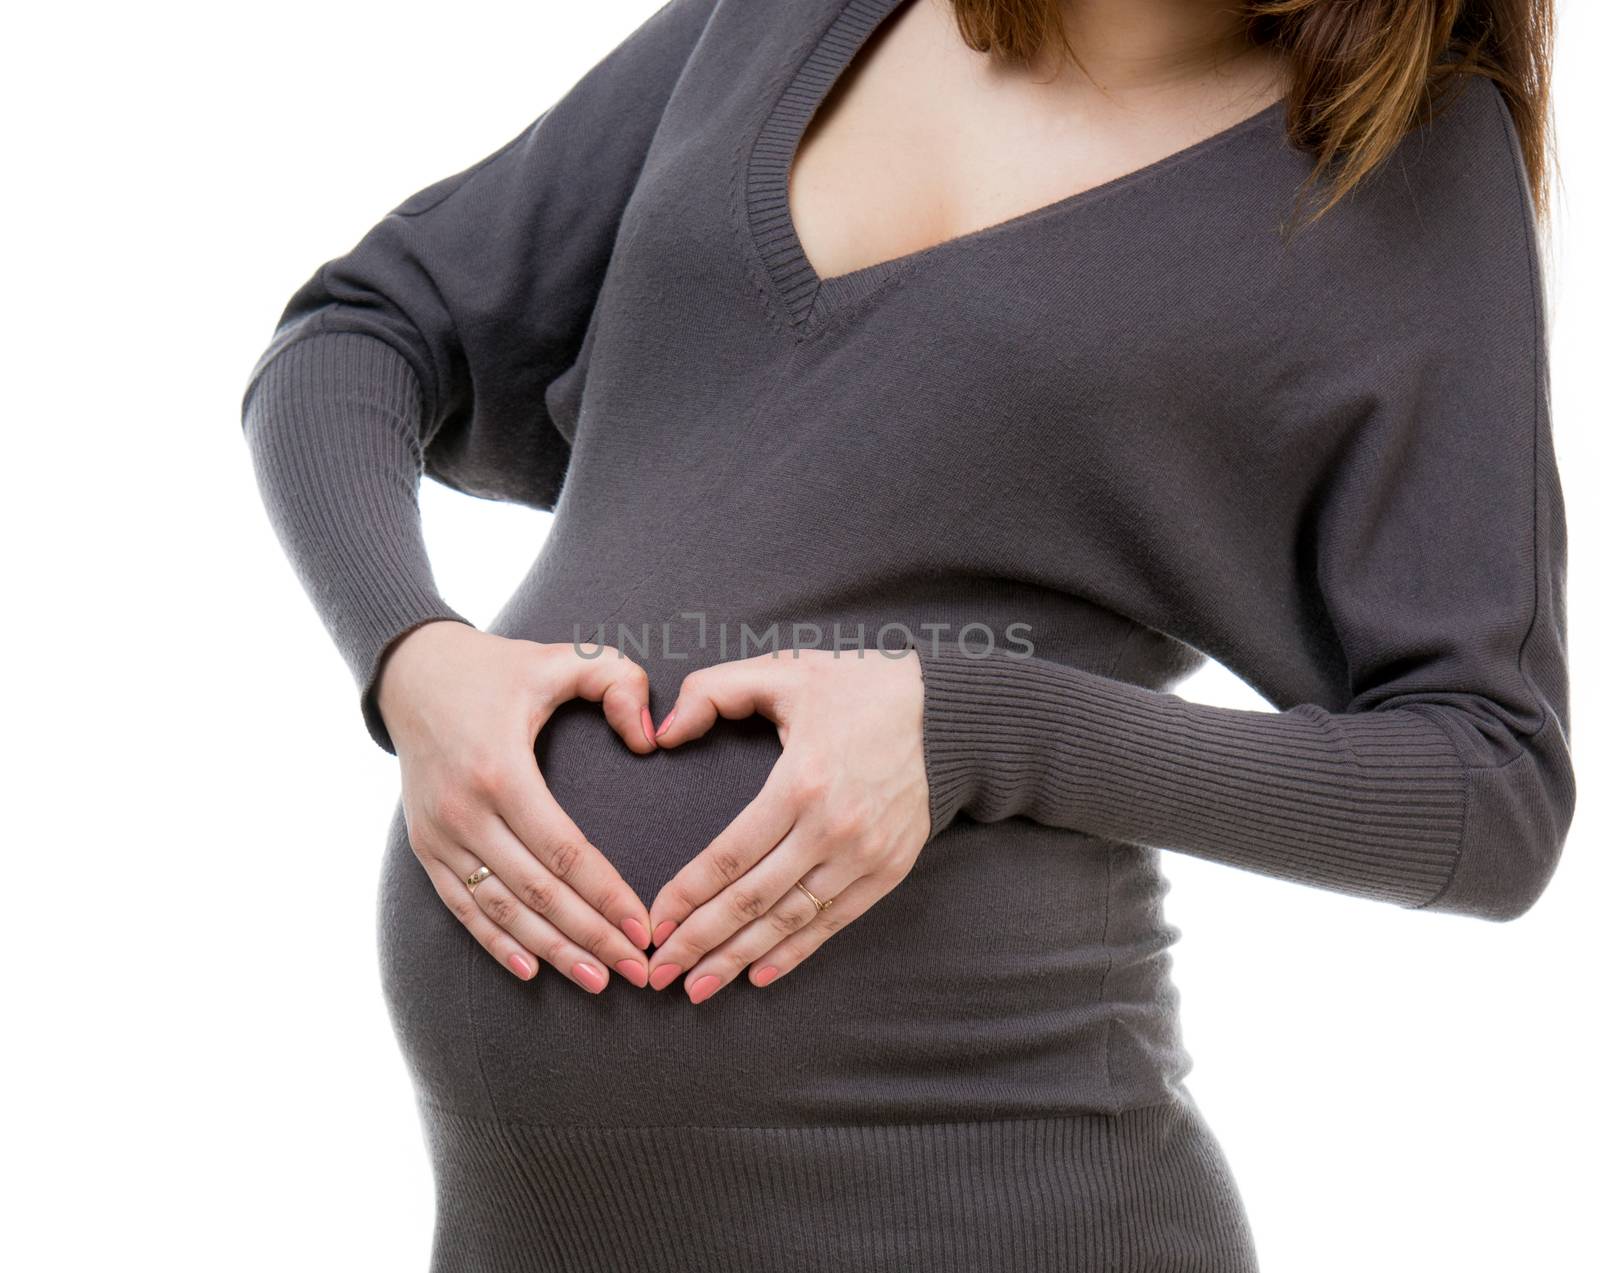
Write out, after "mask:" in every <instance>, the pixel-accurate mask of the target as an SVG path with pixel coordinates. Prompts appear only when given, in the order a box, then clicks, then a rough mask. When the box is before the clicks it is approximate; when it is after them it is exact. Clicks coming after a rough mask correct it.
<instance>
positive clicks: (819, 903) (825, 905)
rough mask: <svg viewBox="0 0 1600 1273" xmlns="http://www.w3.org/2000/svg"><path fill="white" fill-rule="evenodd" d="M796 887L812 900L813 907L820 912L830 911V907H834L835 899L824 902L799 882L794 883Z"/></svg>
mask: <svg viewBox="0 0 1600 1273" xmlns="http://www.w3.org/2000/svg"><path fill="white" fill-rule="evenodd" d="M794 886H795V887H796V888H797V889H799V890H800V891H801V892H802V893H804V894H805V895H806V896H807V897H809V898H810V899H811V903H812V905H814V906H815V907H816V908H817V910H818V911H825V910H827V909H828V907H830V906H832V905H833V898H831V897H830V898H829V899H828V900H827V901H825V902H824V901H822V900H821V899H819V898H818V897H817V895H816V894H815V893H813V892H812V891H811V890H810V889H808V888H807V887H806V886H805V885H804V884H802V883H801V882H800V881H799V880H796V881H795V882H794Z"/></svg>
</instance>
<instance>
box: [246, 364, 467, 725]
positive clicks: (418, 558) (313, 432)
mask: <svg viewBox="0 0 1600 1273" xmlns="http://www.w3.org/2000/svg"><path fill="white" fill-rule="evenodd" d="M421 422H422V401H421V394H420V389H419V385H418V381H417V377H416V374H415V372H414V371H413V369H412V368H411V365H410V364H409V363H408V362H407V361H406V360H405V358H404V357H402V356H401V355H400V353H399V352H398V351H396V350H395V349H394V348H393V347H392V346H390V345H389V344H387V343H386V342H384V341H382V340H379V339H377V338H376V337H373V336H368V335H364V334H360V333H353V332H325V333H320V334H314V335H310V336H307V337H306V338H305V339H302V340H299V341H296V342H294V343H292V344H290V345H287V346H286V347H285V348H284V349H283V350H281V351H280V352H279V353H278V354H276V356H274V357H273V358H272V360H271V361H270V362H268V363H267V364H266V365H265V366H264V367H260V368H258V369H257V370H256V372H255V379H254V381H253V382H252V385H251V388H250V392H249V394H248V396H247V398H246V402H245V407H244V418H243V427H244V431H245V436H246V439H247V441H248V443H249V447H250V452H251V457H252V461H253V463H254V466H255V471H256V477H257V482H258V484H259V486H260V488H261V493H262V498H263V501H264V503H265V505H266V508H267V512H268V516H269V517H270V519H271V521H272V524H273V527H274V529H275V531H276V532H277V534H278V537H279V539H280V541H281V542H282V543H283V546H284V550H285V552H286V553H287V554H288V556H289V559H290V561H291V563H292V564H293V566H294V568H295V572H296V574H297V575H298V576H299V578H300V581H301V584H302V586H303V587H304V588H305V589H306V592H307V593H308V595H309V596H310V598H311V601H312V604H313V605H314V606H315V608H316V610H317V613H318V615H319V617H320V618H321V619H322V622H323V624H324V626H325V627H326V628H327V630H328V633H329V635H330V636H331V637H332V638H333V641H334V644H335V645H336V646H337V647H338V649H339V652H340V653H341V654H342V655H343V656H344V659H345V661H346V663H347V664H348V665H349V667H350V670H351V672H352V674H353V675H354V677H355V679H356V682H357V684H358V687H359V705H360V710H361V715H362V719H363V721H364V722H365V724H366V727H367V731H368V733H369V734H371V736H372V738H373V741H375V742H376V743H377V744H378V745H379V746H380V747H382V748H383V749H384V750H385V751H388V752H390V753H393V751H394V749H395V748H394V743H393V741H392V740H391V738H390V737H389V731H388V729H387V728H386V727H385V726H384V723H383V718H382V716H381V715H380V714H379V712H378V707H377V682H378V676H379V673H380V672H381V670H382V667H383V660H384V658H385V657H386V656H387V655H388V653H389V651H390V650H391V649H392V648H393V646H394V645H395V643H396V642H398V640H399V639H400V638H401V637H402V636H404V635H406V634H407V633H409V632H411V631H412V630H413V629H415V628H417V627H419V626H421V625H422V624H424V623H427V622H430V621H433V620H436V619H445V620H454V621H456V622H458V623H468V624H469V626H470V621H469V620H468V619H466V618H465V617H463V616H462V615H461V614H460V613H459V612H457V611H456V610H455V609H453V608H452V607H451V606H449V605H448V604H447V603H446V602H445V600H444V599H443V598H442V597H441V596H440V595H439V592H438V589H437V588H436V586H435V584H434V579H433V572H432V569H431V567H430V565H429V562H428V556H427V551H426V548H425V547H424V544H423V538H422V522H421V513H420V510H419V508H418V504H417V489H418V485H419V483H420V481H421V476H422V451H421V446H420V443H419V442H418V438H419V437H420V436H421V433H420V426H421Z"/></svg>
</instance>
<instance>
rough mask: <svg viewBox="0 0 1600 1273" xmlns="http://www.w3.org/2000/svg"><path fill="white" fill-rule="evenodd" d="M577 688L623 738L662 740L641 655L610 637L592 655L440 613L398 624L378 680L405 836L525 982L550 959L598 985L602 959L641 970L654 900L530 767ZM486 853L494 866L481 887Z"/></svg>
mask: <svg viewBox="0 0 1600 1273" xmlns="http://www.w3.org/2000/svg"><path fill="white" fill-rule="evenodd" d="M573 698H584V699H588V700H590V701H592V702H599V703H602V704H603V705H604V709H605V716H606V720H607V721H608V722H610V724H611V727H612V728H613V729H614V730H616V732H617V733H618V734H619V735H621V737H622V740H623V741H624V742H625V743H626V744H627V745H628V748H629V749H630V750H631V751H633V752H636V753H638V754H641V755H643V754H645V753H647V752H650V751H653V750H654V749H655V740H654V729H653V728H652V726H651V723H650V709H649V699H648V697H647V682H646V678H645V673H644V669H643V668H641V667H640V666H639V665H638V664H637V663H633V662H630V661H628V660H627V659H624V658H622V657H621V656H620V655H618V654H617V652H616V651H615V650H611V649H606V650H605V653H604V654H603V655H602V656H600V657H588V658H585V657H581V656H580V655H579V654H578V653H577V651H576V650H575V649H574V648H573V647H572V646H571V645H567V644H562V645H544V644H540V643H538V642H533V641H512V640H508V639H506V638H505V637H499V636H494V635H492V634H490V633H486V632H480V631H479V630H478V629H476V628H473V627H469V626H468V625H466V624H464V623H457V622H454V621H452V620H441V621H438V622H433V623H427V624H424V625H423V626H421V627H419V628H417V629H416V630H415V631H413V632H410V633H408V634H407V635H406V636H405V637H403V638H402V639H401V640H400V642H399V643H398V644H397V645H396V646H395V647H394V649H393V650H392V651H390V653H389V657H388V658H387V659H386V660H385V661H384V666H383V669H382V673H381V678H380V680H379V682H378V710H379V711H380V712H381V713H382V715H383V722H384V724H385V726H387V727H388V730H389V736H390V738H391V739H393V741H394V745H395V752H396V754H397V755H398V756H399V758H400V781H401V790H402V803H403V806H404V809H405V817H406V829H407V831H408V832H409V834H410V839H411V847H412V851H413V852H414V853H415V854H416V856H417V859H418V860H419V861H420V862H421V863H422V866H423V869H424V870H426V871H427V872H428V877H429V878H430V879H431V880H432V881H433V887H434V889H435V890H436V891H437V892H438V894H439V896H440V898H441V899H443V901H444V903H445V904H446V905H447V906H449V908H450V910H451V911H452V912H453V913H454V914H455V916H456V918H457V919H459V920H460V921H461V922H462V923H463V924H464V925H466V927H467V930H468V931H469V932H470V933H471V934H472V935H473V937H475V938H476V939H477V940H478V943H479V944H480V945H482V946H483V947H484V949H485V950H487V951H488V952H489V953H490V954H491V955H493V956H494V957H495V959H497V960H498V961H499V962H500V963H501V964H503V965H504V966H505V967H507V968H509V969H510V970H511V971H512V972H513V973H515V974H516V975H517V976H518V977H521V978H522V979H523V980H524V981H526V980H528V979H529V978H531V977H532V976H533V975H534V973H535V972H537V971H538V966H539V965H538V961H539V960H540V959H545V960H548V961H549V962H550V963H552V964H554V965H555V966H556V967H557V968H559V969H560V970H561V971H562V972H563V973H565V974H566V976H568V977H569V978H571V979H572V980H573V981H575V982H577V983H578V985H580V986H582V987H583V988H584V989H586V990H590V991H593V992H594V993H596V994H598V993H599V992H600V991H601V990H603V989H605V987H606V984H607V982H608V981H609V977H608V976H607V974H606V972H605V971H604V970H605V968H606V967H607V966H609V967H612V968H615V969H616V970H617V971H618V972H620V973H621V974H622V975H623V976H624V977H626V978H627V979H628V980H629V981H631V982H632V983H633V984H634V985H636V986H643V985H644V984H645V975H646V969H645V960H646V956H645V954H644V947H645V946H646V945H647V944H648V942H649V928H648V927H647V924H646V920H647V918H648V912H647V911H646V909H645V905H644V903H643V902H642V901H641V900H640V898H639V896H638V894H637V893H635V892H634V891H633V889H632V888H630V887H629V886H628V884H627V883H626V881H624V880H623V878H622V876H621V874H620V873H618V871H617V869H616V868H615V867H614V866H612V865H611V863H610V862H609V861H608V860H607V859H606V857H605V855H604V854H603V853H601V852H600V850H599V849H597V848H596V847H595V846H594V845H592V844H590V843H589V842H588V840H587V839H585V838H584V835H583V832H582V831H580V830H579V829H578V827H577V826H576V824H574V823H573V821H572V819H571V818H569V817H568V816H567V815H566V813H565V812H564V811H563V810H562V808H561V806H560V805H558V804H557V803H556V801H555V799H554V797H553V796H552V795H551V794H550V790H549V788H548V787H546V786H545V783H544V779H543V778H542V777H540V775H539V770H538V766H537V764H536V762H535V760H534V753H533V741H534V739H535V737H537V735H538V733H539V730H540V729H542V728H543V727H544V724H545V722H546V721H547V720H548V719H549V717H550V715H551V713H552V712H554V711H555V709H556V708H557V707H558V706H560V705H561V704H562V703H564V702H567V701H568V700H569V699H573ZM480 866H487V867H488V868H489V869H490V870H491V871H492V872H493V875H491V876H490V877H489V878H487V879H485V880H484V881H483V882H482V883H481V884H479V885H478V886H477V891H476V895H474V893H473V892H472V891H469V890H468V888H467V886H466V883H465V880H466V878H467V877H468V876H469V875H471V874H472V873H473V872H474V871H476V870H477V869H478V868H479V867H480Z"/></svg>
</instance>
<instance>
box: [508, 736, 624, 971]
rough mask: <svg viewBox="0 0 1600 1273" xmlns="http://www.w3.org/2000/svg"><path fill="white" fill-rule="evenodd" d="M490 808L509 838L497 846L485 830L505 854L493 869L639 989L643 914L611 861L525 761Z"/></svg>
mask: <svg viewBox="0 0 1600 1273" xmlns="http://www.w3.org/2000/svg"><path fill="white" fill-rule="evenodd" d="M493 807H494V810H495V815H496V816H495V818H494V821H495V822H496V823H498V824H500V826H501V827H502V828H503V829H504V831H505V833H506V837H507V838H506V839H505V840H503V841H502V840H501V838H500V837H499V835H498V834H497V833H496V832H495V830H494V828H493V827H492V826H491V827H490V828H489V833H490V834H491V835H492V836H494V838H495V839H496V841H499V842H501V843H503V845H504V853H503V856H502V857H501V858H500V859H498V860H497V861H496V862H491V863H490V865H491V867H494V868H495V869H496V870H497V872H498V873H499V874H500V875H501V876H502V877H503V878H504V879H505V880H506V882H507V885H508V887H509V888H510V889H511V890H512V892H514V893H515V894H516V895H517V896H518V897H519V898H520V899H521V900H522V902H523V903H524V904H525V905H526V906H528V907H529V908H530V909H532V910H534V911H537V912H538V913H539V914H541V915H544V916H545V917H546V918H547V919H549V920H550V921H551V922H552V923H553V924H555V926H556V927H557V928H559V929H561V930H562V931H563V932H565V933H567V934H569V935H570V936H571V937H572V939H573V940H574V941H575V942H578V943H579V944H580V945H582V946H584V947H585V948H587V949H588V950H590V951H592V952H593V953H594V954H595V955H597V956H598V957H599V958H600V959H601V960H602V961H604V962H605V963H606V964H608V965H609V966H610V967H612V968H615V969H616V970H617V971H618V972H620V973H621V974H622V975H623V976H624V977H626V978H627V979H628V980H629V981H631V982H633V983H634V985H637V986H642V985H643V984H644V981H645V977H646V976H647V975H648V956H646V954H645V947H646V946H648V945H649V944H650V925H649V912H648V911H647V910H646V909H645V905H644V902H643V901H641V900H640V898H639V895H638V894H637V893H635V892H634V891H633V889H632V888H631V887H630V886H629V884H628V882H627V881H626V880H624V879H623V878H622V875H621V873H620V872H619V871H618V870H617V868H616V867H615V866H613V865H612V863H611V860H610V859H609V858H607V857H606V855H605V854H604V853H602V852H601V851H600V850H599V849H598V848H596V847H595V846H594V845H593V844H591V843H590V842H589V840H588V837H586V836H585V835H584V834H583V832H582V831H581V830H579V828H578V825H577V823H575V822H574V821H573V820H572V819H571V818H570V817H568V816H567V812H566V810H565V809H563V808H562V807H561V805H560V804H559V803H557V801H556V798H555V797H554V796H553V795H551V793H550V788H549V787H547V786H546V785H545V781H544V777H543V775H542V774H540V773H539V770H538V768H537V767H536V766H534V765H533V764H531V763H530V765H529V767H528V769H527V770H526V771H524V772H523V773H522V774H520V775H517V776H515V777H513V778H511V779H509V780H508V781H506V782H505V783H503V784H502V785H501V786H500V787H499V788H498V789H497V790H496V792H495V797H494V802H493ZM485 860H486V861H487V860H488V859H487V858H486V859H485ZM636 969H637V971H636Z"/></svg>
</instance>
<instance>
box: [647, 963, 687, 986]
mask: <svg viewBox="0 0 1600 1273" xmlns="http://www.w3.org/2000/svg"><path fill="white" fill-rule="evenodd" d="M682 971H683V965H682V964H662V965H661V967H659V968H657V969H656V970H655V971H654V972H653V973H651V974H650V984H651V985H652V986H654V987H655V988H656V989H657V990H665V989H666V988H667V985H668V984H669V983H670V982H671V981H672V979H673V978H674V977H676V976H677V975H678V974H679V973H680V972H682Z"/></svg>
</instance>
